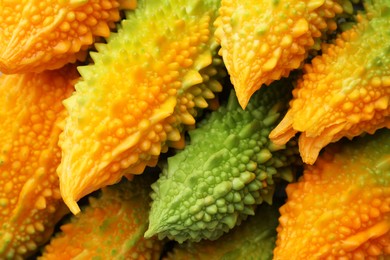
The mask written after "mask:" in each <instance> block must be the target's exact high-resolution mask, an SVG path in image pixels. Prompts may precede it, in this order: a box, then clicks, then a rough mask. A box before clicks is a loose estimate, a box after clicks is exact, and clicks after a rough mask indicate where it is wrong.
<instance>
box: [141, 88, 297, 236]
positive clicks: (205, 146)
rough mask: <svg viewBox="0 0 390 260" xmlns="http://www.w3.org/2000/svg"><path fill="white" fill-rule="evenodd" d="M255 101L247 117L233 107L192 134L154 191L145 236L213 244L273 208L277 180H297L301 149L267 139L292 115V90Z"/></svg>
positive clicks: (271, 91)
mask: <svg viewBox="0 0 390 260" xmlns="http://www.w3.org/2000/svg"><path fill="white" fill-rule="evenodd" d="M275 85H277V86H272V88H266V89H264V90H261V91H259V93H258V94H256V95H254V97H253V100H251V102H250V103H249V104H248V106H247V109H246V110H243V109H242V108H241V107H240V105H239V104H238V101H237V98H236V96H235V93H234V92H233V91H232V93H231V96H230V98H229V102H228V104H227V105H225V106H221V107H220V108H219V110H218V111H214V112H213V113H211V116H210V117H209V118H208V119H205V121H201V123H200V124H199V125H198V127H197V128H196V129H195V130H192V131H190V132H189V134H190V137H191V142H190V144H188V145H187V146H186V147H185V149H184V150H183V151H181V152H179V153H177V154H176V155H174V156H172V157H170V158H168V164H167V167H165V168H164V169H163V172H162V174H161V175H160V178H159V179H158V181H157V182H156V183H154V184H153V185H152V187H153V193H152V198H153V203H152V208H151V212H150V216H149V222H150V224H149V229H148V231H147V232H146V234H145V235H146V236H147V237H150V236H153V235H155V234H157V235H158V236H159V237H160V238H163V237H168V238H170V239H174V240H176V241H178V242H180V243H182V242H183V241H185V240H193V241H199V240H201V239H210V240H215V239H217V238H218V237H220V236H221V235H222V234H223V233H225V232H227V231H229V230H230V229H232V228H233V227H234V226H236V225H237V224H239V223H240V222H241V221H242V220H243V219H245V218H246V217H247V216H248V215H253V214H254V210H255V208H256V206H257V205H258V204H260V203H262V202H263V201H266V202H268V203H271V202H272V196H273V192H274V188H275V180H274V179H275V178H277V177H282V178H285V179H288V180H291V179H292V176H293V171H294V165H295V164H296V165H298V164H299V162H300V160H299V155H298V150H297V143H296V142H294V141H292V142H289V143H288V144H286V145H283V146H277V145H274V144H273V143H271V141H270V140H269V139H268V135H269V133H270V131H271V130H272V128H273V127H274V126H275V125H276V124H277V123H278V122H279V120H280V119H281V118H282V116H283V113H284V112H285V110H286V109H287V104H288V100H289V99H288V98H289V97H290V91H291V86H290V87H289V86H288V84H287V83H285V84H284V83H280V84H275Z"/></svg>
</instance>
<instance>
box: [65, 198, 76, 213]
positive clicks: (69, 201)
mask: <svg viewBox="0 0 390 260" xmlns="http://www.w3.org/2000/svg"><path fill="white" fill-rule="evenodd" d="M63 200H64V202H65V204H66V206H68V208H69V210H70V211H71V212H72V213H73V214H74V215H77V214H78V213H80V207H79V205H78V204H77V202H76V201H75V200H74V199H72V198H66V197H63Z"/></svg>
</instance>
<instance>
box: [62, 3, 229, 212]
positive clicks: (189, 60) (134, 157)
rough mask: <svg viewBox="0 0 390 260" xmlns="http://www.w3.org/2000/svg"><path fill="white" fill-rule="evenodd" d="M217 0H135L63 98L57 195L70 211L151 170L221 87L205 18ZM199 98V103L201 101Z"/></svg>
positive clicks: (208, 21) (178, 144) (210, 17)
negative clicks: (99, 192)
mask: <svg viewBox="0 0 390 260" xmlns="http://www.w3.org/2000/svg"><path fill="white" fill-rule="evenodd" d="M218 7H219V1H218V0H211V1H189V0H174V1H168V0H164V1H157V0H149V1H143V2H140V3H139V5H138V8H137V9H136V10H135V11H134V12H128V13H127V19H125V20H124V21H123V22H122V26H121V27H120V28H119V29H118V33H117V34H112V35H111V36H110V38H108V43H107V44H100V45H97V46H96V47H97V49H98V52H97V53H95V52H93V53H91V56H92V58H93V60H94V62H95V63H94V64H93V65H89V66H84V67H79V71H80V73H81V75H82V77H83V79H82V81H81V82H79V83H78V84H77V85H76V93H75V94H74V95H73V96H72V97H71V98H69V99H67V100H66V101H65V106H66V108H67V110H68V112H69V117H68V119H67V120H66V125H65V129H64V133H63V135H62V136H61V143H60V145H61V148H62V152H63V159H62V162H61V165H60V167H59V170H58V174H59V176H60V184H61V185H60V186H61V194H62V197H63V199H64V201H65V203H66V204H67V205H68V206H69V208H70V209H71V211H72V212H73V213H77V212H79V208H78V206H77V203H76V201H77V200H79V199H80V198H81V197H83V196H84V195H86V194H88V193H90V192H92V191H94V190H97V189H99V188H101V187H104V186H106V185H109V184H113V183H116V182H118V181H119V180H120V179H121V177H122V176H123V175H126V176H127V177H129V178H131V176H132V174H140V173H142V172H143V170H144V168H145V167H146V166H154V165H155V164H156V163H157V160H158V157H159V155H160V153H161V152H165V151H167V149H168V147H169V146H173V147H182V146H183V145H184V139H183V137H182V133H183V131H184V130H185V129H186V128H188V126H191V127H193V126H194V124H195V117H196V115H197V113H198V110H199V109H203V108H206V107H208V106H209V100H213V99H214V98H215V96H214V93H215V92H219V91H221V90H222V86H221V85H220V83H219V82H218V81H217V80H216V79H218V78H219V77H223V76H225V75H226V73H225V71H224V70H223V69H222V67H223V64H222V60H221V59H220V58H218V57H217V47H218V45H217V44H216V43H215V40H214V37H213V35H214V27H213V25H212V24H213V21H214V20H215V17H216V16H217V10H218ZM206 100H207V101H206Z"/></svg>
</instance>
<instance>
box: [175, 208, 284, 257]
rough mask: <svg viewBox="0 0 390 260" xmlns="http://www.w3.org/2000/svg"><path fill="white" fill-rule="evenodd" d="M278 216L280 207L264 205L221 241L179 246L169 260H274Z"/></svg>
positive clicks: (205, 241)
mask: <svg viewBox="0 0 390 260" xmlns="http://www.w3.org/2000/svg"><path fill="white" fill-rule="evenodd" d="M278 218H279V212H278V207H275V206H270V205H267V204H262V205H260V206H259V207H258V208H257V210H256V215H255V216H250V217H249V218H248V219H247V220H246V221H245V222H243V223H242V224H241V225H240V226H238V227H236V228H234V229H233V230H232V231H231V232H229V233H228V234H225V235H223V236H222V237H220V238H219V239H218V240H216V241H208V240H204V241H201V242H199V243H191V242H189V243H184V244H182V245H178V246H177V247H175V248H174V250H173V252H172V253H169V255H168V257H167V260H170V259H172V260H173V259H175V260H203V259H204V260H236V259H247V260H252V259H253V260H271V259H272V257H273V250H274V248H275V241H276V227H277V225H278Z"/></svg>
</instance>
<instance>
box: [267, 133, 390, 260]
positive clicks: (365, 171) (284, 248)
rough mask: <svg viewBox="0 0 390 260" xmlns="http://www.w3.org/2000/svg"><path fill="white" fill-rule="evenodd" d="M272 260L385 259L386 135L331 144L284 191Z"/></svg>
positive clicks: (388, 229)
mask: <svg viewBox="0 0 390 260" xmlns="http://www.w3.org/2000/svg"><path fill="white" fill-rule="evenodd" d="M287 196H288V199H287V202H286V204H285V205H284V206H282V207H281V208H280V212H281V217H280V218H279V222H280V225H279V227H278V229H277V230H278V238H277V241H276V244H277V247H276V248H275V251H274V255H275V259H340V258H344V259H384V258H380V257H383V256H384V255H389V254H390V130H388V129H382V130H378V132H377V133H375V134H374V135H366V136H365V137H357V138H355V139H353V140H352V141H347V140H344V142H343V141H340V142H338V143H336V144H331V145H329V146H328V147H327V148H325V151H324V153H323V154H321V155H320V157H319V158H318V160H317V161H316V163H315V164H314V165H311V166H310V165H307V166H306V168H305V170H304V173H303V176H302V177H301V179H300V180H299V181H298V182H297V183H293V184H289V185H288V186H287Z"/></svg>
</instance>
